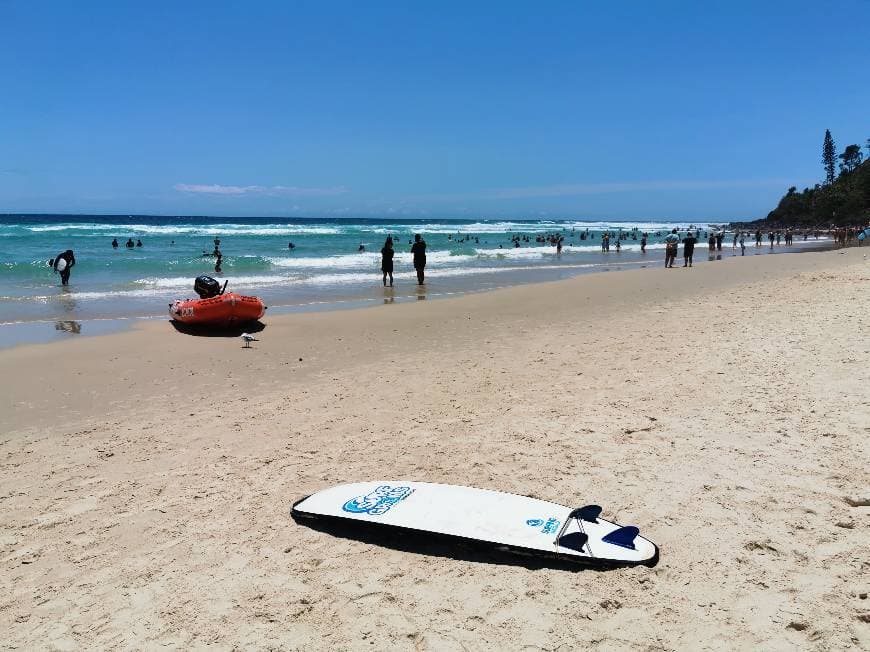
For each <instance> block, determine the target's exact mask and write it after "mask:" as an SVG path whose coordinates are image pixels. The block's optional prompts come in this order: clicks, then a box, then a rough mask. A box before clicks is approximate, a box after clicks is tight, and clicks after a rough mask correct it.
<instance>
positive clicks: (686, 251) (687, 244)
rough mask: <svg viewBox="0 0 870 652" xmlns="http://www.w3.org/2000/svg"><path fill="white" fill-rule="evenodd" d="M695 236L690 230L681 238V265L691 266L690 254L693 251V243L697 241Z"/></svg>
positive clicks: (692, 253) (691, 254)
mask: <svg viewBox="0 0 870 652" xmlns="http://www.w3.org/2000/svg"><path fill="white" fill-rule="evenodd" d="M697 241H698V240H697V238H695V236H693V235H692V232H691V231H689V232H688V233H687V234H686V237H685V238H683V260H684V261H685V262H683V267H691V266H692V256H693V255H694V253H695V243H696V242H697Z"/></svg>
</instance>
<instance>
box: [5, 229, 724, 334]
mask: <svg viewBox="0 0 870 652" xmlns="http://www.w3.org/2000/svg"><path fill="white" fill-rule="evenodd" d="M674 226H678V227H681V228H683V229H685V228H686V227H689V226H695V227H696V228H700V231H701V234H702V235H703V234H704V232H705V231H706V230H707V225H689V224H686V223H681V224H679V223H668V224H665V223H656V222H646V223H602V222H583V221H576V220H574V221H551V220H546V221H545V220H528V221H513V222H505V221H482V220H481V221H475V220H387V219H384V220H351V219H342V220H322V219H276V218H192V217H181V218H172V217H146V216H132V217H123V218H121V217H105V216H100V217H97V216H4V217H2V218H0V323H5V324H9V323H13V322H28V321H50V320H59V319H64V320H70V319H95V318H116V317H131V316H133V317H139V316H142V317H144V316H158V315H165V314H166V308H167V305H168V303H169V302H170V301H172V300H174V299H177V298H185V297H190V296H194V295H193V287H192V286H193V279H194V277H196V276H198V275H200V274H209V275H211V276H214V277H216V278H218V279H220V280H221V281H222V282H223V281H224V280H228V281H229V289H230V290H234V291H237V292H241V293H244V294H256V295H258V296H261V297H263V299H264V300H265V301H266V303H267V304H268V305H269V306H270V307H272V308H277V309H281V308H282V307H283V308H285V309H298V308H304V307H306V306H309V307H310V306H329V305H341V304H343V303H348V302H363V303H364V302H367V301H374V300H381V299H384V297H385V295H384V291H383V288H382V286H381V274H380V249H381V247H382V246H383V243H384V239H385V238H386V236H387V235H392V236H393V238H394V240H395V249H396V252H397V253H396V257H395V272H396V274H395V276H396V288H395V289H394V290H393V291H392V293H391V295H390V297H389V299H390V300H396V299H399V300H401V299H402V298H411V297H413V298H417V299H419V298H421V294H420V290H418V289H417V288H416V284H415V282H414V279H415V277H414V271H413V268H412V264H411V255H410V252H409V249H410V240H411V239H412V238H413V234H414V233H421V234H422V235H423V237H424V239H425V240H426V242H427V244H428V265H427V269H426V274H427V284H426V287H425V292H426V293H427V294H426V295H425V296H438V295H442V294H452V293H456V292H465V291H475V290H482V289H487V288H491V287H500V286H502V285H511V284H517V283H523V282H533V281H538V280H551V279H555V278H564V277H566V276H572V275H576V274H580V273H584V272H589V271H596V270H601V269H620V268H631V267H637V266H641V265H645V264H660V262H661V260H660V259H661V258H662V256H663V254H662V251H661V250H662V249H663V247H664V245H663V244H662V240H663V238H664V236H665V235H666V234H667V232H668V231H669V229H670V228H671V227H674ZM605 230H608V231H610V232H611V233H619V232H620V230H621V231H622V233H623V235H624V238H625V239H623V240H622V241H621V242H622V251H621V252H619V253H617V252H616V251H615V247H614V246H613V245H614V244H615V239H614V240H612V243H613V244H612V246H611V250H610V252H608V253H604V252H602V251H601V244H600V243H601V234H602V232H603V231H605ZM644 231H645V232H648V233H649V234H650V239H649V244H648V253H647V254H645V255H644V254H641V252H640V234H641V233H642V232H644ZM553 233H558V234H560V235H562V236H563V237H564V248H563V250H562V252H561V254H560V255H556V249H555V247H553V246H550V245H547V244H540V243H537V242H535V238H536V236H540V235H545V234H553ZM587 233H588V237H587V238H586V239H583V238H582V237H581V236H582V235H585V234H587ZM517 235H519V236H528V239H529V240H530V242H525V241H523V242H522V246H521V247H519V248H515V247H514V246H513V244H512V241H511V239H512V237H514V236H517ZM216 237H217V238H219V239H220V241H221V244H220V249H221V251H222V253H223V263H222V272H221V273H215V271H214V258H212V257H210V256H203V253H204V252H205V253H209V252H211V251H212V250H213V249H214V238H216ZM113 238H117V239H118V242H119V244H120V247H119V248H118V249H113V248H112V247H111V245H110V243H111V241H112V239H113ZM128 238H132V239H133V240H134V241H136V240H141V241H142V244H143V246H142V247H135V248H133V249H127V248H126V247H125V246H124V243H125V242H126V240H127V239H128ZM634 238H636V239H634ZM290 242H292V243H293V244H294V245H295V249H293V250H290V249H289V248H288V244H289V243H290ZM726 242H727V246H726V249H727V250H730V239H728V240H727V241H726ZM360 245H362V246H363V247H364V248H365V251H364V252H360V251H359V248H360ZM66 249H72V250H73V251H74V252H75V256H76V265H75V267H74V268H73V269H72V276H71V280H70V285H69V286H68V287H67V288H62V287H61V285H60V278H59V276H58V275H56V274H54V273H53V272H52V270H51V269H50V268H49V267H48V265H47V261H48V260H49V259H50V258H52V257H54V256H55V255H57V254H58V253H59V252H62V251H64V250H66ZM698 249H699V255H705V254H706V245H705V244H702V243H699V246H698Z"/></svg>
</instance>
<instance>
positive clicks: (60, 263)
mask: <svg viewBox="0 0 870 652" xmlns="http://www.w3.org/2000/svg"><path fill="white" fill-rule="evenodd" d="M50 264H51V266H52V267H53V268H54V271H55V272H56V273H58V274H60V283H61V285H69V274H70V268H71V267H72V266H73V265H75V264H76V257H75V255H74V254H73V250H72V249H67V250H66V251H64V252H63V253H62V254H58V255H57V257H55V259H54V260H52V261H51V263H50Z"/></svg>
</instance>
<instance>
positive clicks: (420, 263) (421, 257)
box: [411, 233, 426, 285]
mask: <svg viewBox="0 0 870 652" xmlns="http://www.w3.org/2000/svg"><path fill="white" fill-rule="evenodd" d="M411 253H412V254H414V269H415V270H417V285H423V281H424V272H425V269H426V241H425V240H424V239H423V238H421V237H420V234H419V233H417V234H415V235H414V244H412V245H411Z"/></svg>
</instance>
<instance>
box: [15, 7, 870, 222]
mask: <svg viewBox="0 0 870 652" xmlns="http://www.w3.org/2000/svg"><path fill="white" fill-rule="evenodd" d="M868 25H870V2H868V0H815V1H813V2H803V1H795V0H792V1H789V2H757V1H756V2H734V1H730V2H697V1H693V2H662V1H658V0H657V1H655V2H646V1H643V2H642V1H638V2H584V1H580V0H576V1H574V2H546V3H533V2H523V3H519V2H516V3H514V2H477V3H470V2H447V1H443V0H442V1H439V2H430V3H423V2H400V1H398V0H397V1H396V2H346V3H345V2H342V3H339V2H326V1H324V2H289V1H287V2H266V1H262V2H241V1H240V2H187V1H185V2H160V1H155V0H149V1H148V2H135V3H132V2H117V1H113V2H83V3H79V2H67V1H64V2H38V1H36V0H0V61H2V64H0V212H18V211H31V212H37V211H45V212H75V213H88V212H101V213H106V212H118V213H134V212H136V213H155V214H169V215H177V214H212V215H309V216H331V215H347V216H363V215H365V216H378V215H408V216H421V217H429V216H441V217H503V216H511V217H520V216H527V217H536V216H539V215H545V216H551V217H580V218H582V217H591V218H604V219H620V218H624V219H635V218H644V217H650V218H663V219H665V218H670V217H673V218H687V219H697V220H700V219H705V218H708V219H731V218H733V219H740V218H751V217H759V216H763V215H765V214H766V213H767V211H768V210H770V209H771V208H773V206H774V205H775V204H776V201H777V200H778V199H779V197H780V196H781V195H782V193H783V192H784V190H785V189H786V188H787V187H788V186H789V185H792V184H794V185H798V186H800V187H803V186H804V185H811V184H812V183H813V182H815V181H816V180H818V179H820V178H821V176H822V170H821V163H820V161H819V159H820V157H821V145H822V137H823V135H824V130H825V128H830V129H831V131H832V133H833V135H834V138H835V140H836V142H837V146H838V149H842V146H844V145H846V144H849V143H853V142H857V143H860V144H862V145H863V144H864V142H865V141H866V139H867V138H870V87H868V70H870V48H868V42H867V39H868V29H867V27H868Z"/></svg>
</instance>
